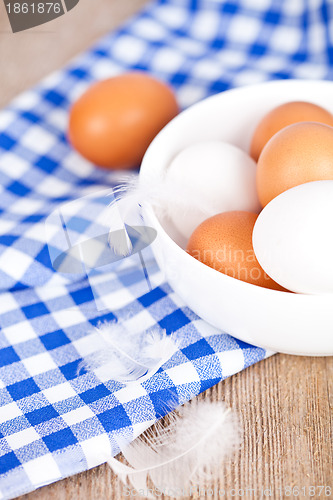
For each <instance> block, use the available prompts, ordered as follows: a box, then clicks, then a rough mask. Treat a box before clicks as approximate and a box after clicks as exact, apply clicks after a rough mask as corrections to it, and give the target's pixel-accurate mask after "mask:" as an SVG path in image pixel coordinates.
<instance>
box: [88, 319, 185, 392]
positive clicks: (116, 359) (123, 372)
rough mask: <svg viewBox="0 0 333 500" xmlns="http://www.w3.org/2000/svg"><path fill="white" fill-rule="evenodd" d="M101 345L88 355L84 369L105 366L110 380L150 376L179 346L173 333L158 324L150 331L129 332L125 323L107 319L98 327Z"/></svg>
mask: <svg viewBox="0 0 333 500" xmlns="http://www.w3.org/2000/svg"><path fill="white" fill-rule="evenodd" d="M95 333H96V334H97V339H98V349H97V350H96V351H95V352H93V353H91V354H89V355H88V356H86V358H85V359H84V360H83V361H82V362H81V364H80V369H82V368H84V369H85V370H88V371H93V370H96V369H98V368H100V367H103V373H104V374H106V375H107V377H108V378H110V380H115V381H118V382H122V383H129V382H135V381H138V382H143V381H144V380H147V379H148V378H150V377H151V376H152V375H153V374H154V373H156V372H157V370H159V368H160V367H161V366H162V365H163V364H164V363H165V362H166V361H168V360H169V359H170V358H171V356H172V355H173V354H174V353H175V352H176V350H177V343H176V341H175V339H174V337H173V336H172V335H167V334H166V332H165V330H161V329H158V328H154V329H151V330H150V331H148V332H140V333H137V332H129V331H127V330H126V329H125V327H124V326H123V325H122V324H119V323H116V322H105V323H101V324H99V325H98V327H95Z"/></svg>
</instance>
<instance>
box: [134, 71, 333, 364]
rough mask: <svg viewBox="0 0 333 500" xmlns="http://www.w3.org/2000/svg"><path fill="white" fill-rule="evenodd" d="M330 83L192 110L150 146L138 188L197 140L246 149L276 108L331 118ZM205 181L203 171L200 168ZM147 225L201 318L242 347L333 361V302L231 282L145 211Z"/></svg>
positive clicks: (296, 85)
mask: <svg viewBox="0 0 333 500" xmlns="http://www.w3.org/2000/svg"><path fill="white" fill-rule="evenodd" d="M332 96H333V83H332V82H325V81H309V80H308V81H304V80H278V81H271V82H266V83H262V84H259V85H253V86H248V87H242V88H238V89H233V90H229V91H226V92H222V93H221V94H218V95H215V96H213V97H210V98H208V99H206V100H204V101H201V102H199V103H198V104H195V105H194V106H192V107H191V108H189V109H187V110H186V111H184V112H183V113H181V114H180V115H178V116H177V117H176V118H175V119H174V120H172V121H171V122H170V123H169V124H168V125H167V126H166V127H165V128H164V129H163V130H162V131H161V132H160V133H159V134H158V136H157V137H156V138H155V139H154V141H153V142H152V143H151V145H150V147H149V148H148V150H147V153H146V155H145V157H144V159H143V162H142V166H141V171H140V176H141V181H142V182H150V181H151V180H152V179H158V178H160V177H161V175H162V174H163V171H164V170H165V169H166V168H167V166H168V165H169V163H170V161H171V160H172V158H173V157H174V156H175V155H176V154H177V153H178V152H179V151H180V150H181V149H183V148H184V147H186V146H188V145H190V144H192V143H194V142H198V141H202V140H209V139H217V140H218V139H220V140H224V141H228V142H231V143H232V144H235V145H236V146H238V147H240V148H242V149H244V150H245V151H248V150H249V145H250V140H251V136H252V134H253V131H254V129H255V127H256V125H257V123H258V122H259V120H260V119H261V117H262V116H263V115H264V114H265V113H266V112H268V111H269V110H270V109H272V108H274V107H275V106H277V105H279V104H281V103H283V102H287V101H293V100H306V101H310V102H313V103H316V104H319V105H321V106H323V107H325V108H326V109H328V110H330V111H331V112H333V99H332ZM202 175H203V176H204V175H205V166H204V165H203V168H202ZM145 222H146V224H148V225H151V226H152V227H154V228H155V229H156V230H157V233H158V236H157V238H156V240H155V242H154V243H153V245H152V248H153V252H154V255H155V257H156V260H157V262H158V264H159V266H160V268H161V269H162V270H163V271H164V273H165V277H166V279H167V280H168V282H169V283H170V285H171V286H172V287H173V289H174V290H175V291H176V292H177V293H178V294H179V296H180V297H181V298H182V299H183V300H184V301H185V303H186V304H187V305H188V306H189V307H190V308H191V309H192V310H193V311H194V312H195V313H196V314H197V315H198V316H200V317H201V318H202V319H204V320H206V321H208V322H209V323H211V324H212V325H214V326H215V327H217V328H220V329H222V330H223V331H225V332H227V333H229V334H231V335H233V336H234V337H236V338H238V339H240V340H243V341H245V342H248V343H251V344H254V345H257V346H260V347H264V348H266V349H270V350H273V351H279V352H284V353H289V354H298V355H311V356H327V355H332V354H333V295H332V296H327V295H326V296H315V295H303V294H292V293H286V292H279V291H275V290H269V289H266V288H261V287H258V286H255V285H251V284H249V283H244V282H242V281H239V280H237V279H235V278H231V277H229V276H226V275H224V274H221V273H219V272H218V271H216V270H214V269H211V268H210V267H208V266H206V265H204V264H202V263H201V262H199V261H198V260H196V259H194V258H193V257H191V256H190V255H188V254H187V253H186V252H185V250H184V246H185V242H184V241H182V240H181V238H179V235H177V233H176V232H175V231H174V228H173V227H171V225H170V224H169V223H167V222H166V221H163V220H158V218H157V216H156V214H155V212H154V210H153V208H152V207H151V206H150V205H148V204H147V205H146V206H145Z"/></svg>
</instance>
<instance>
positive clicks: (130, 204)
mask: <svg viewBox="0 0 333 500" xmlns="http://www.w3.org/2000/svg"><path fill="white" fill-rule="evenodd" d="M114 195H115V199H114V200H113V201H112V202H111V204H110V206H109V212H108V217H109V220H110V232H109V245H110V247H111V250H112V251H113V252H114V253H115V254H116V255H122V256H124V257H125V256H127V255H130V253H131V250H132V243H131V240H130V238H129V236H128V233H127V231H126V227H125V224H127V225H130V224H131V223H133V221H134V220H135V221H136V222H137V221H138V214H139V212H140V207H141V206H142V205H143V204H144V203H146V202H148V203H149V204H151V205H152V206H154V209H155V210H156V213H157V214H158V216H159V217H170V216H171V214H172V213H173V212H174V207H176V208H177V211H178V212H179V214H180V215H182V214H186V213H187V212H188V211H191V210H195V209H196V207H197V198H194V195H193V190H192V189H191V187H190V185H189V184H186V185H175V184H174V183H172V182H169V181H168V176H167V175H165V176H164V177H163V179H162V181H159V182H156V181H154V180H151V181H150V182H141V181H140V178H139V176H137V175H131V176H127V177H124V179H123V182H122V183H121V184H119V186H117V187H116V188H115V189H114ZM201 208H202V210H203V211H204V212H205V213H206V215H207V217H209V216H210V215H212V213H213V212H214V211H212V209H211V207H207V208H205V207H201ZM116 215H117V216H116ZM119 215H120V217H121V219H122V221H123V222H124V226H123V232H119V231H118V232H115V229H118V228H115V227H114V223H113V221H114V220H117V218H118V217H119ZM131 221H132V222H131ZM140 222H141V223H142V218H141V219H140Z"/></svg>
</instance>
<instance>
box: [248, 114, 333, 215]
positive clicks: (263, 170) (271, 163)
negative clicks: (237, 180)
mask: <svg viewBox="0 0 333 500" xmlns="http://www.w3.org/2000/svg"><path fill="white" fill-rule="evenodd" d="M319 180H333V128H332V127H329V126H328V125H323V124H321V123H314V122H302V123H295V124H294V125H289V126H288V127H286V128H284V129H282V130H280V132H278V133H277V134H275V135H274V136H273V137H272V138H271V139H270V140H269V141H268V143H267V144H266V146H265V147H264V149H263V150H262V153H261V155H260V157H259V160H258V167H257V191H258V196H259V200H260V203H261V205H262V206H263V207H264V206H265V205H267V203H269V202H270V201H271V200H272V199H273V198H275V197H276V196H278V195H279V194H280V193H283V192H284V191H286V190H287V189H290V188H292V187H294V186H298V185H299V184H305V183H306V182H311V181H319Z"/></svg>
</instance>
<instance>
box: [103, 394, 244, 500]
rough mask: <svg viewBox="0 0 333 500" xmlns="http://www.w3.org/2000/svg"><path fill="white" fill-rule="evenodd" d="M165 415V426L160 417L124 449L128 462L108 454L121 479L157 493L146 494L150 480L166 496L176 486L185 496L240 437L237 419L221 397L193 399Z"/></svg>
mask: <svg viewBox="0 0 333 500" xmlns="http://www.w3.org/2000/svg"><path fill="white" fill-rule="evenodd" d="M169 417H170V423H169V425H168V426H167V427H164V426H163V424H162V423H161V422H160V421H159V422H157V423H156V424H155V425H154V426H153V427H152V428H151V429H150V430H149V432H148V435H145V439H143V438H141V437H139V438H137V439H136V440H135V441H133V443H131V444H129V445H128V446H125V447H124V449H122V452H123V455H124V457H125V458H126V460H127V462H128V463H129V464H130V465H129V466H128V465H125V464H123V463H121V462H119V460H117V459H116V458H110V459H108V464H109V465H110V467H111V469H112V470H113V471H114V472H115V473H116V474H118V476H119V477H120V479H121V480H122V481H123V482H124V483H125V484H126V483H127V482H128V483H129V484H130V485H131V486H132V487H133V488H135V489H136V490H138V491H139V492H145V493H144V494H143V496H146V497H150V498H155V497H154V496H153V495H151V494H149V487H148V484H149V483H148V481H149V480H150V481H152V483H153V484H154V487H155V489H156V490H159V491H164V492H165V494H168V495H169V496H174V495H172V492H175V491H178V492H179V491H181V492H183V495H185V496H187V495H188V494H189V492H190V491H191V487H193V486H195V485H197V484H199V483H200V482H201V481H206V482H207V481H209V480H211V479H212V477H213V474H214V473H215V472H216V471H217V470H218V468H219V467H220V465H221V462H222V461H223V460H224V459H225V458H226V457H227V456H229V455H230V454H231V453H232V452H234V451H235V450H236V449H237V447H238V446H239V444H240V442H241V432H240V427H239V424H238V421H237V419H236V417H235V416H234V415H233V414H232V413H231V411H230V410H229V409H227V408H226V406H225V404H224V403H222V402H211V401H209V400H198V399H195V400H193V401H192V403H190V404H189V403H187V404H185V405H184V406H183V407H182V408H181V409H180V410H179V411H178V412H177V413H176V412H172V413H171V414H170V415H169ZM150 492H151V489H150ZM186 493H187V495H186Z"/></svg>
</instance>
